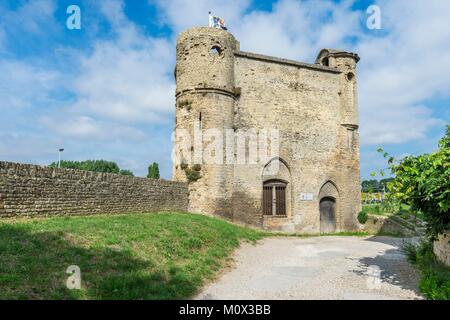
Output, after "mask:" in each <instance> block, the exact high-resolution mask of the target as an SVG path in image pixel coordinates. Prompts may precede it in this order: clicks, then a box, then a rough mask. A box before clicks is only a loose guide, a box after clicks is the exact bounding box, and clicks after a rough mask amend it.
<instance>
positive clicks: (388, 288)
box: [196, 236, 421, 300]
mask: <svg viewBox="0 0 450 320" xmlns="http://www.w3.org/2000/svg"><path fill="white" fill-rule="evenodd" d="M403 241H404V240H403V239H399V238H391V237H365V238H361V237H334V236H333V237H331V236H330V237H314V238H294V237H289V238H269V239H265V240H263V241H261V242H259V243H258V244H257V245H256V246H255V245H251V244H243V245H242V246H241V248H239V249H238V250H237V251H236V253H235V256H234V260H235V266H234V268H233V269H232V270H229V271H227V272H226V273H225V274H223V275H222V276H221V277H220V278H219V279H218V280H217V281H216V282H215V283H212V284H210V285H208V286H207V287H206V288H204V289H203V291H202V292H201V293H200V294H199V295H198V296H197V297H196V299H208V300H209V299H224V300H229V299H236V300H241V299H250V300H252V299H283V300H284V299H371V300H372V299H421V297H420V295H419V293H418V292H417V281H418V275H417V272H416V271H415V269H413V268H412V267H411V266H410V264H409V263H408V262H407V261H406V259H405V256H404V254H403V253H402V252H401V250H400V247H401V245H402V242H403Z"/></svg>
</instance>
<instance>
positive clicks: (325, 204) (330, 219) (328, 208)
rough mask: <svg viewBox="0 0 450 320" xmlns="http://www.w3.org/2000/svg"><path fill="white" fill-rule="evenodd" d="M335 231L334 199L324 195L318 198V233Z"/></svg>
mask: <svg viewBox="0 0 450 320" xmlns="http://www.w3.org/2000/svg"><path fill="white" fill-rule="evenodd" d="M335 231H336V199H335V198H332V197H324V198H322V199H320V233H333V232H335Z"/></svg>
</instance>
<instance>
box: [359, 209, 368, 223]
mask: <svg viewBox="0 0 450 320" xmlns="http://www.w3.org/2000/svg"><path fill="white" fill-rule="evenodd" d="M368 218H369V217H368V214H367V211H364V210H363V211H361V212H360V213H358V221H359V223H361V224H365V223H366V222H367V219H368Z"/></svg>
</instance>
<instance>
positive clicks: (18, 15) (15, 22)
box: [0, 0, 57, 34]
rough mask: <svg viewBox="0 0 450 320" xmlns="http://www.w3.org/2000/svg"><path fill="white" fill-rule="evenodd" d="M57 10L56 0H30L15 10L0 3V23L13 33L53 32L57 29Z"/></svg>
mask: <svg viewBox="0 0 450 320" xmlns="http://www.w3.org/2000/svg"><path fill="white" fill-rule="evenodd" d="M55 10H56V4H55V1H54V0H32V1H31V0H28V1H26V2H24V4H23V5H21V6H20V7H19V8H18V9H17V10H15V11H11V10H7V9H5V8H3V7H2V6H1V5H0V15H1V18H2V19H1V21H0V25H1V26H3V28H4V29H5V30H7V31H8V32H10V33H12V34H17V33H18V32H26V33H34V34H45V33H46V32H53V31H55V30H56V29H57V27H56V23H55V21H54V13H55Z"/></svg>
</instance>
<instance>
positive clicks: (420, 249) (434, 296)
mask: <svg viewBox="0 0 450 320" xmlns="http://www.w3.org/2000/svg"><path fill="white" fill-rule="evenodd" d="M403 252H405V254H406V256H407V258H408V261H409V262H411V263H412V264H414V265H416V266H417V268H418V269H419V271H420V280H419V290H420V292H421V293H422V294H423V295H424V296H425V297H426V298H427V299H430V300H450V268H449V267H447V266H445V265H444V264H443V263H441V262H439V261H438V260H437V259H436V256H435V255H434V253H433V245H432V242H431V241H423V242H422V243H420V244H419V245H414V244H412V243H407V244H405V245H404V246H403Z"/></svg>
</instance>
